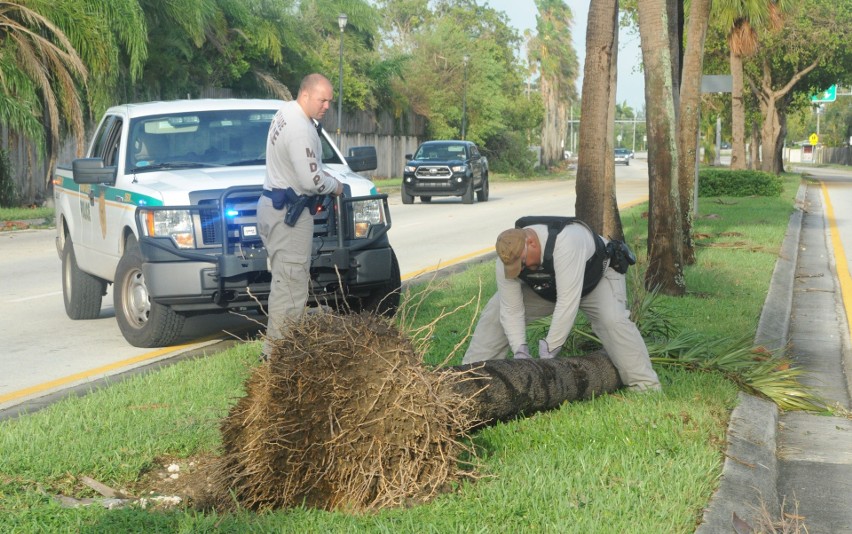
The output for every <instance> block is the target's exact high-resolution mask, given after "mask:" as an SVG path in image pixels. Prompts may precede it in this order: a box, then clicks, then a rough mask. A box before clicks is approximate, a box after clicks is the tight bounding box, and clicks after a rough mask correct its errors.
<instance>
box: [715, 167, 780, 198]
mask: <svg viewBox="0 0 852 534" xmlns="http://www.w3.org/2000/svg"><path fill="white" fill-rule="evenodd" d="M781 190H782V183H781V177H780V176H776V175H774V174H770V173H768V172H763V171H732V170H728V169H701V170H700V171H699V172H698V196H701V197H722V196H727V197H747V196H759V197H777V196H780V195H781Z"/></svg>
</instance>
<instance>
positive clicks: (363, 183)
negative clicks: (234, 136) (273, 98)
mask: <svg viewBox="0 0 852 534" xmlns="http://www.w3.org/2000/svg"><path fill="white" fill-rule="evenodd" d="M325 170H326V171H327V172H328V173H329V174H331V175H332V176H334V177H335V178H337V179H338V180H340V181H341V182H343V183H346V184H349V187H350V189H351V190H352V195H353V196H367V195H373V194H376V187H375V186H374V185H373V182H371V181H370V180H367V179H366V178H364V177H363V176H361V175H359V174H356V173H354V172H352V171H351V170H349V168H348V167H346V166H345V165H326V166H325ZM265 175H266V168H265V167H264V166H262V165H255V166H251V167H214V168H202V169H173V170H163V171H155V172H146V173H139V174H137V175H136V180H138V183H139V185H140V186H141V187H144V188H147V189H148V192H147V193H148V194H149V195H151V196H155V197H161V198H162V199H163V201H164V203H165V204H167V205H186V204H189V193H191V192H193V191H209V190H217V189H226V188H228V187H234V186H245V185H258V186H260V185H263V180H264V177H265Z"/></svg>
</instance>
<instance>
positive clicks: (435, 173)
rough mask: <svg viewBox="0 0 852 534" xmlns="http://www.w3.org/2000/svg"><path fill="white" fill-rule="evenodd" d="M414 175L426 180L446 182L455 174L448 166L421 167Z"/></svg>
mask: <svg viewBox="0 0 852 534" xmlns="http://www.w3.org/2000/svg"><path fill="white" fill-rule="evenodd" d="M414 175H415V176H417V177H418V178H421V179H424V180H429V179H433V180H441V179H443V180H446V179H447V178H449V177H450V176H452V175H453V172H452V171H451V170H450V168H449V167H447V166H446V165H421V166H420V167H417V170H416V171H415V172H414Z"/></svg>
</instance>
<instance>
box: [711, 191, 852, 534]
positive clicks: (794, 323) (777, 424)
mask: <svg viewBox="0 0 852 534" xmlns="http://www.w3.org/2000/svg"><path fill="white" fill-rule="evenodd" d="M797 204H798V206H799V207H800V209H801V211H796V212H795V213H794V214H793V215H792V216H791V218H790V224H789V226H788V229H787V236H786V238H785V241H784V244H783V245H782V249H781V253H780V254H779V259H778V262H777V263H776V266H775V271H774V272H773V276H772V283H771V285H770V289H769V294H768V295H767V298H766V302H765V304H764V309H763V313H762V315H761V319H760V325H759V326H758V331H757V335H756V343H758V344H763V345H766V346H768V347H770V348H778V347H782V346H785V345H786V346H788V347H789V348H788V354H789V355H790V357H791V358H792V359H793V360H794V361H795V362H796V363H797V364H798V366H800V367H802V368H803V369H805V370H806V371H807V372H808V376H807V377H806V378H805V379H804V380H803V382H805V383H806V384H808V385H810V386H812V387H813V388H814V389H815V390H816V391H817V392H818V394H819V395H821V396H822V397H823V398H825V399H826V400H827V401H828V402H829V403H830V404H835V403H836V404H839V405H840V406H842V407H844V408H846V409H849V408H850V397H849V391H850V388H849V386H850V384H849V382H848V380H847V379H848V377H847V376H846V375H845V374H844V369H846V368H848V364H849V359H850V354H849V353H850V349H849V346H848V340H849V332H848V331H847V326H846V324H847V323H846V317H845V313H844V311H843V307H842V302H841V294H840V289H839V287H838V283H837V276H836V272H835V271H834V257H833V251H832V250H830V249H829V247H828V235H827V229H826V225H825V219H824V217H823V202H822V196H821V191H820V189H819V187H818V186H814V185H810V186H809V185H807V184H803V185H802V186H801V188H800V190H799V194H798V197H797ZM761 508H765V510H766V511H767V512H769V513H770V514H771V516H772V518H773V520H774V521H780V520H782V519H786V520H787V521H788V524H791V525H792V524H795V522H796V521H798V523H799V525H800V526H801V527H802V528H801V530H798V531H795V532H807V533H808V534H843V533H852V420H849V419H847V418H843V417H828V416H820V415H812V414H805V413H800V412H791V413H784V414H779V413H778V410H777V409H776V407H775V405H774V404H772V403H770V402H767V401H764V400H761V399H758V398H755V397H752V396H749V395H744V394H741V395H740V404H739V406H738V407H737V408H736V409H735V410H734V412H733V413H732V414H731V422H730V425H729V428H728V450H727V452H726V459H725V465H724V468H723V473H722V479H721V481H720V486H719V489H718V490H717V492H716V493H715V494H714V496H713V499H712V500H711V502H710V505H709V507H708V509H707V510H706V511H705V514H704V521H703V523H702V524H701V525H700V526H699V528H698V530H697V532H698V533H701V534H706V533H730V532H739V531H736V530H735V529H734V520H733V517H734V514H736V516H737V517H739V518H740V519H742V520H743V521H745V523H747V524H748V525H750V526H751V527H752V528H757V527H758V525H759V524H760V522H759V518H760V517H761V515H762V513H761ZM779 531H780V530H779ZM787 531H789V532H793V530H787ZM787 531H785V532H787Z"/></svg>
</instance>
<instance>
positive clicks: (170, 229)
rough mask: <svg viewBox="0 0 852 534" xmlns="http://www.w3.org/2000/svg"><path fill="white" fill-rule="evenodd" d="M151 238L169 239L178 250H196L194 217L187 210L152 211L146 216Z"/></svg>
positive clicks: (147, 212) (146, 228)
mask: <svg viewBox="0 0 852 534" xmlns="http://www.w3.org/2000/svg"><path fill="white" fill-rule="evenodd" d="M144 220H145V230H146V231H147V234H148V236H149V237H169V238H171V239H172V241H174V242H175V244H176V245H177V246H178V248H195V235H194V233H193V231H192V217H191V215H190V213H189V211H187V210H150V211H146V212H145V214H144Z"/></svg>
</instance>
